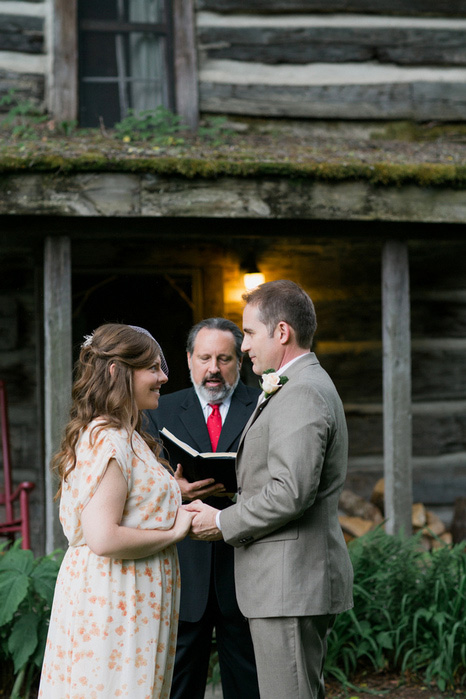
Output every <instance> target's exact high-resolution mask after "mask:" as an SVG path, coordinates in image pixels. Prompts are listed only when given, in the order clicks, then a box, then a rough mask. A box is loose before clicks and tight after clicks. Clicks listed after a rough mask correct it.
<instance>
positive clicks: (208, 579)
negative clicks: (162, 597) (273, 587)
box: [146, 318, 260, 699]
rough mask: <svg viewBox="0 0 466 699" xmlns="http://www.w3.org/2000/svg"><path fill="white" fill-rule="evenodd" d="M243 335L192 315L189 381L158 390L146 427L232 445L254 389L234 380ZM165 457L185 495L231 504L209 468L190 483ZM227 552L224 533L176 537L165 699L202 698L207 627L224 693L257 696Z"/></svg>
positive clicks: (221, 321) (200, 442) (202, 445)
mask: <svg viewBox="0 0 466 699" xmlns="http://www.w3.org/2000/svg"><path fill="white" fill-rule="evenodd" d="M242 341H243V334H242V332H241V330H240V329H239V328H238V327H237V326H236V325H235V324H234V323H233V322H231V321H230V320H227V319H226V318H208V319H206V320H202V321H201V322H199V323H197V324H196V325H195V326H194V327H193V328H192V329H191V330H190V332H189V335H188V340H187V348H186V350H187V360H188V366H189V370H190V377H191V382H192V387H191V388H187V389H184V390H181V391H176V392H175V393H171V394H169V395H166V396H162V397H161V398H160V401H159V407H158V409H157V410H150V411H147V412H146V414H147V416H148V418H149V426H148V427H147V428H146V429H147V431H149V432H151V433H152V434H153V435H154V436H158V432H159V430H161V429H162V428H163V427H166V428H167V429H168V430H170V432H172V433H173V434H174V435H175V436H176V437H178V438H179V439H181V440H182V441H184V442H186V443H188V444H189V445H190V446H192V447H193V448H194V449H196V450H198V451H200V452H207V451H236V449H237V446H238V442H239V438H240V436H241V432H242V431H243V428H244V426H245V424H246V422H247V421H248V419H249V417H250V415H251V414H252V412H253V410H254V408H255V405H256V403H257V398H258V396H259V393H260V390H259V388H257V389H256V388H251V387H249V386H246V385H245V384H243V383H242V382H241V380H240V368H241V362H242V357H243V355H242V352H241V344H242ZM166 446H168V451H169V445H168V444H167V445H166ZM171 465H172V467H173V469H174V470H175V478H176V479H177V481H178V485H179V486H180V489H181V494H182V497H183V501H184V502H190V501H192V500H198V499H201V500H205V501H206V502H208V503H209V504H211V505H212V506H213V507H216V508H218V509H224V508H225V507H228V506H230V505H231V504H232V500H231V497H230V495H231V494H230V493H226V490H225V487H224V485H223V484H222V483H218V482H216V481H215V474H213V477H212V478H210V479H206V480H202V481H196V482H194V483H190V482H189V481H188V480H187V479H186V478H184V476H183V467H182V464H181V465H180V464H177V463H171ZM232 467H233V468H234V464H233V465H232ZM233 553H234V549H233V547H232V546H228V545H227V544H225V543H224V542H223V541H214V542H206V541H193V540H192V539H189V538H186V539H185V540H184V541H182V542H180V544H179V545H178V555H179V559H180V568H181V604H180V621H179V627H178V643H177V649H176V659H175V671H174V675H173V684H172V690H171V695H170V697H171V699H203V697H204V694H205V688H206V683H207V672H208V665H209V657H210V650H211V641H212V632H213V629H214V628H215V636H216V643H217V650H218V656H219V662H220V673H221V680H222V690H223V696H224V699H238V698H239V697H248V699H256V698H257V699H259V689H258V684H257V675H256V667H255V661H254V650H253V646H252V641H251V637H250V633H249V627H248V623H247V622H246V620H245V619H244V617H243V615H242V614H241V612H240V610H239V608H238V604H237V601H236V593H235V583H234V563H233Z"/></svg>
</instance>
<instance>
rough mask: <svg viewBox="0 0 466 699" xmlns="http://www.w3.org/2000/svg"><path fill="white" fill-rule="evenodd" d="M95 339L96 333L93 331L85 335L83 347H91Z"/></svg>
mask: <svg viewBox="0 0 466 699" xmlns="http://www.w3.org/2000/svg"><path fill="white" fill-rule="evenodd" d="M93 339H94V333H92V335H84V342H83V343H82V345H81V347H90V346H91V345H92V340H93Z"/></svg>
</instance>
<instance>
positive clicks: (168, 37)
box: [78, 0, 174, 127]
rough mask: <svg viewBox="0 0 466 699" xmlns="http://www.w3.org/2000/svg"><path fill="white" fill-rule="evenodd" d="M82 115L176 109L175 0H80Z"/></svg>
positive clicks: (109, 118) (83, 120) (90, 120)
mask: <svg viewBox="0 0 466 699" xmlns="http://www.w3.org/2000/svg"><path fill="white" fill-rule="evenodd" d="M78 18H79V43H78V54H79V121H80V125H81V126H98V125H99V124H101V123H103V124H104V125H105V126H109V127H111V126H113V125H114V124H115V123H116V122H117V121H121V119H123V118H124V117H125V116H126V115H127V114H128V110H129V109H133V110H134V111H135V112H140V111H142V110H146V109H156V107H158V106H160V105H163V106H164V107H167V108H169V109H172V110H173V109H174V89H173V83H174V80H173V41H172V22H171V3H170V0H98V1H97V2H96V0H79V3H78Z"/></svg>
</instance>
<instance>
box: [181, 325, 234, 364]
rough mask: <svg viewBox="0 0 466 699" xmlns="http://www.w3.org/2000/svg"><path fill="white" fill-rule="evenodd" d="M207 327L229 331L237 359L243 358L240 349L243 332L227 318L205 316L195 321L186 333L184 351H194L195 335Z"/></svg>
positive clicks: (190, 352)
mask: <svg viewBox="0 0 466 699" xmlns="http://www.w3.org/2000/svg"><path fill="white" fill-rule="evenodd" d="M203 328H207V330H223V332H230V333H231V334H232V335H233V337H234V338H235V351H236V356H237V357H238V361H241V359H242V358H243V353H242V351H241V345H242V344H243V333H242V332H241V330H240V329H239V328H238V326H237V325H236V324H235V323H233V321H231V320H228V318H205V320H201V321H199V323H196V325H194V326H193V327H192V328H191V330H190V331H189V334H188V340H187V342H186V351H187V352H189V354H192V353H193V352H194V344H195V342H196V337H197V334H198V332H199V330H202V329H203Z"/></svg>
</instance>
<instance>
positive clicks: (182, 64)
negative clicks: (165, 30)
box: [172, 0, 199, 131]
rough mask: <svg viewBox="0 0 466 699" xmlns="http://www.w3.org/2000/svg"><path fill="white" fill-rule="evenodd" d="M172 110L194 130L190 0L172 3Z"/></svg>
mask: <svg viewBox="0 0 466 699" xmlns="http://www.w3.org/2000/svg"><path fill="white" fill-rule="evenodd" d="M172 11H173V29H174V54H175V99H176V111H177V113H178V114H179V115H180V116H181V117H183V120H184V122H185V123H186V124H188V126H189V127H190V128H191V129H192V130H193V131H195V130H196V129H197V126H198V123H199V91H198V75H197V57H196V40H195V20H194V7H193V0H172Z"/></svg>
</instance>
